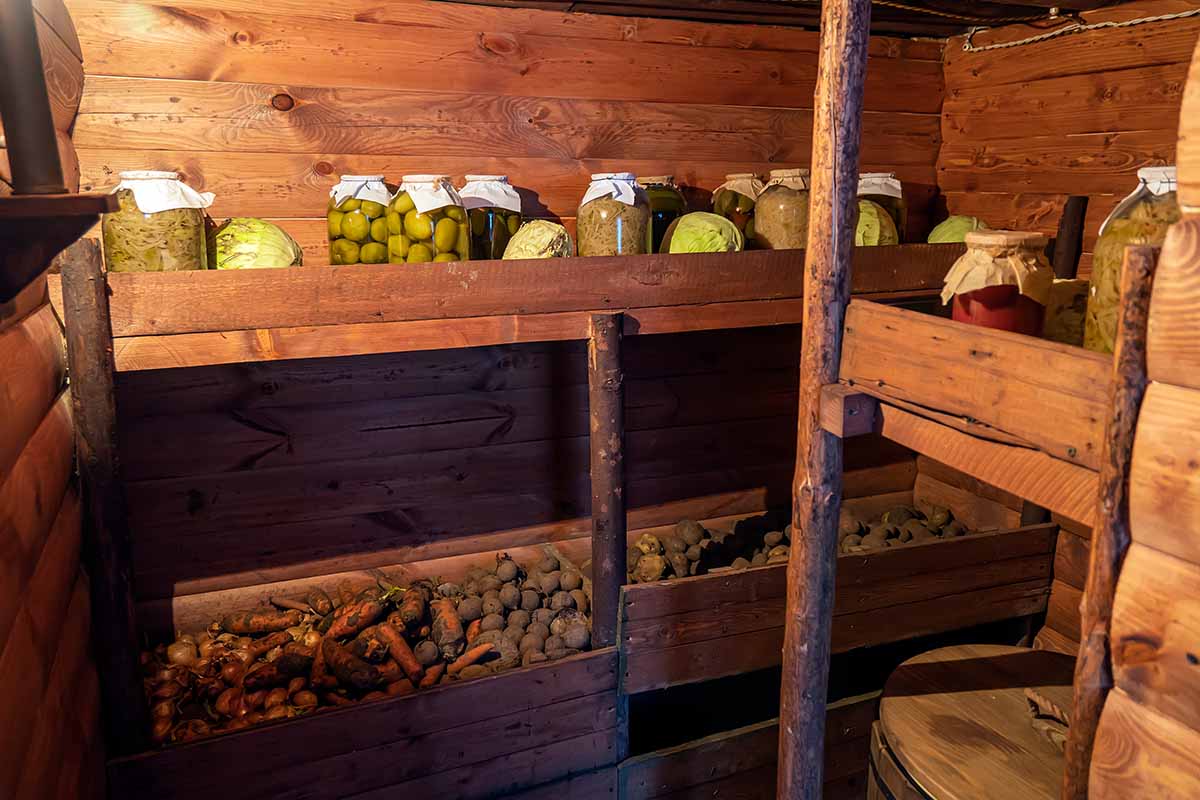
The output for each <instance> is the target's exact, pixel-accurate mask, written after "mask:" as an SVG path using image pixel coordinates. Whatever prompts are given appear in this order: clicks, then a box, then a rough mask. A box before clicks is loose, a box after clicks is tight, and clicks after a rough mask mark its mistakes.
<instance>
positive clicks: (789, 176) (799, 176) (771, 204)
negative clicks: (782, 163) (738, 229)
mask: <svg viewBox="0 0 1200 800" xmlns="http://www.w3.org/2000/svg"><path fill="white" fill-rule="evenodd" d="M807 241H808V170H806V169H773V170H771V173H770V175H768V176H767V188H766V189H764V190H763V193H762V194H760V195H759V196H758V200H757V202H756V203H755V206H754V243H755V244H756V245H758V247H759V248H761V249H764V250H799V249H801V248H803V247H804V246H805V244H807Z"/></svg>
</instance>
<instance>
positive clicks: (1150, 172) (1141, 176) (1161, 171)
mask: <svg viewBox="0 0 1200 800" xmlns="http://www.w3.org/2000/svg"><path fill="white" fill-rule="evenodd" d="M1137 176H1138V180H1139V181H1174V180H1175V168H1174V167H1142V168H1141V169H1139V170H1138V171H1137Z"/></svg>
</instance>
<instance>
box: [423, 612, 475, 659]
mask: <svg viewBox="0 0 1200 800" xmlns="http://www.w3.org/2000/svg"><path fill="white" fill-rule="evenodd" d="M429 610H430V612H431V613H432V614H433V643H434V644H436V645H437V646H438V649H440V650H441V651H442V658H444V659H446V660H447V661H453V660H454V659H456V658H458V657H459V655H461V654H462V651H463V649H464V648H465V647H466V640H465V638H464V636H463V626H462V620H461V619H460V618H459V616H458V609H457V608H455V607H454V601H453V600H451V599H449V598H445V599H442V600H435V601H433V602H432V603H430V604H429Z"/></svg>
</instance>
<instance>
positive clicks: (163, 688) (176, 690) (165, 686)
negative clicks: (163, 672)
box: [151, 681, 183, 700]
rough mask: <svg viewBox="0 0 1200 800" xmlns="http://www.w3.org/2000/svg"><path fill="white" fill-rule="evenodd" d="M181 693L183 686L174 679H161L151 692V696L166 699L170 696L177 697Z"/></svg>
mask: <svg viewBox="0 0 1200 800" xmlns="http://www.w3.org/2000/svg"><path fill="white" fill-rule="evenodd" d="M182 693H183V687H182V686H180V685H179V684H178V683H176V682H175V681H163V682H162V683H160V684H159V685H158V686H157V687H155V689H154V691H153V692H152V693H151V697H153V698H154V699H156V700H167V699H169V698H172V697H178V696H179V695H181V694H182Z"/></svg>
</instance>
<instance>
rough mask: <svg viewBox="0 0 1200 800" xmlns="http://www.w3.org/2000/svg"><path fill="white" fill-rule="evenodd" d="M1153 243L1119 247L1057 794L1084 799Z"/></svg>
mask: <svg viewBox="0 0 1200 800" xmlns="http://www.w3.org/2000/svg"><path fill="white" fill-rule="evenodd" d="M1157 261H1158V250H1157V248H1153V247H1148V246H1145V245H1141V246H1131V247H1127V248H1125V264H1124V267H1123V269H1122V273H1121V316H1120V318H1119V319H1118V320H1117V341H1116V346H1115V348H1114V350H1113V384H1112V385H1113V390H1112V398H1111V403H1112V406H1111V412H1110V413H1109V417H1108V422H1107V424H1106V425H1105V429H1104V451H1103V460H1102V461H1101V462H1100V488H1099V497H1098V503H1097V509H1096V524H1095V527H1094V528H1093V529H1092V548H1091V556H1090V563H1089V565H1088V574H1087V581H1086V585H1085V586H1084V590H1083V603H1082V606H1081V608H1080V615H1081V619H1080V631H1081V632H1082V635H1081V636H1080V642H1079V658H1078V659H1077V660H1076V662H1075V685H1074V708H1073V710H1072V713H1071V725H1070V727H1069V728H1068V729H1067V743H1066V749H1065V758H1066V771H1065V773H1064V775H1063V787H1062V797H1063V798H1064V799H1065V800H1085V798H1086V797H1087V794H1088V772H1089V770H1090V768H1091V763H1092V742H1093V740H1094V739H1095V738H1096V728H1097V726H1098V725H1099V723H1100V712H1101V710H1102V709H1103V708H1104V700H1105V698H1106V697H1107V696H1108V691H1109V689H1111V688H1112V685H1113V675H1112V662H1111V659H1110V650H1109V629H1110V626H1111V623H1112V609H1113V596H1114V595H1115V594H1116V590H1117V576H1118V575H1119V574H1120V572H1121V562H1122V561H1123V560H1124V559H1125V551H1126V550H1128V549H1129V465H1130V463H1131V462H1132V460H1133V437H1134V431H1135V429H1136V428H1137V417H1138V410H1139V409H1140V408H1141V405H1142V397H1143V396H1144V395H1145V393H1146V322H1147V319H1148V318H1149V316H1150V290H1151V288H1152V286H1153V283H1154V268H1155V265H1156V264H1157Z"/></svg>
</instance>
